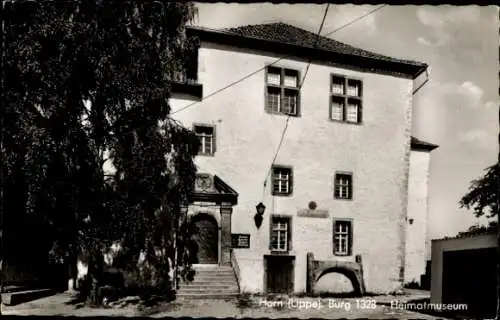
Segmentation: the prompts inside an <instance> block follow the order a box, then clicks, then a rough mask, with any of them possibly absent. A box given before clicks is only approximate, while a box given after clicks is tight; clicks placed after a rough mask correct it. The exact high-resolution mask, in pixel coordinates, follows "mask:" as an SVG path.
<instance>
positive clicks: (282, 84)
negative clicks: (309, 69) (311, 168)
mask: <svg viewBox="0 0 500 320" xmlns="http://www.w3.org/2000/svg"><path fill="white" fill-rule="evenodd" d="M269 69H277V70H279V71H280V72H279V74H280V85H275V84H270V83H268V82H267V77H268V75H269V73H270V72H269ZM287 71H291V72H294V73H296V74H297V86H296V87H289V86H285V74H286V72H287ZM300 79H301V77H300V71H299V70H298V69H292V68H286V67H283V66H271V65H267V66H266V68H265V73H264V110H265V111H266V112H267V113H269V114H274V115H283V116H290V117H300V116H301V107H300V100H301V99H300ZM269 88H274V89H279V91H280V101H279V108H280V110H283V107H284V100H285V99H284V97H285V92H286V91H287V90H293V91H296V93H297V101H296V105H295V113H294V114H290V113H285V112H283V111H274V110H273V109H272V108H270V107H269V106H268V103H267V101H268V91H269Z"/></svg>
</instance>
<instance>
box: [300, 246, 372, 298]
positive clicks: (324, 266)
mask: <svg viewBox="0 0 500 320" xmlns="http://www.w3.org/2000/svg"><path fill="white" fill-rule="evenodd" d="M333 272H336V273H341V274H343V275H344V276H346V277H347V278H348V279H349V280H350V281H351V284H352V287H353V288H354V293H355V294H356V295H357V296H362V295H364V294H365V284H364V279H363V264H362V262H361V256H360V255H357V256H356V262H351V261H338V260H326V261H320V260H314V255H313V254H312V253H311V252H309V253H307V292H308V293H313V292H314V287H315V285H316V283H317V282H318V280H319V279H320V278H321V277H323V276H324V275H326V274H329V273H333Z"/></svg>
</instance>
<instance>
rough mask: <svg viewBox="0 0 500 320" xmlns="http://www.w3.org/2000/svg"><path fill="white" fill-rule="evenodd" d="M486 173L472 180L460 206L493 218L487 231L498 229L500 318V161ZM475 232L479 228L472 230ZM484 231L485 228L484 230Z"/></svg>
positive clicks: (499, 301) (499, 304)
mask: <svg viewBox="0 0 500 320" xmlns="http://www.w3.org/2000/svg"><path fill="white" fill-rule="evenodd" d="M485 171H486V173H485V175H484V176H483V177H482V178H480V179H477V180H474V181H472V183H471V186H470V188H469V192H468V193H467V194H466V195H464V196H463V197H462V199H461V200H460V206H461V207H465V208H467V209H472V210H473V212H474V214H475V216H476V217H481V216H486V217H488V218H493V217H495V216H496V218H497V219H498V220H497V221H496V222H491V223H490V225H489V226H488V228H486V231H488V230H490V231H491V229H493V230H496V231H497V240H498V244H497V253H498V254H497V311H496V319H500V228H499V227H498V226H500V162H499V163H497V164H495V165H492V166H490V167H488V168H487V169H486V170H485ZM470 231H472V232H473V233H474V232H477V231H478V230H470ZM483 231H484V230H483Z"/></svg>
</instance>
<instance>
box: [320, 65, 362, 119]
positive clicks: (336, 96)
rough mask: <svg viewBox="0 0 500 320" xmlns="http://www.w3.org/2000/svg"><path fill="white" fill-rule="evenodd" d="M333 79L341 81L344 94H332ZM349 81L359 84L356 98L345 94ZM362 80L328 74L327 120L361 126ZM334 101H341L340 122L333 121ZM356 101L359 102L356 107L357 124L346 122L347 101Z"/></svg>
mask: <svg viewBox="0 0 500 320" xmlns="http://www.w3.org/2000/svg"><path fill="white" fill-rule="evenodd" d="M335 79H342V80H343V81H342V83H343V86H344V92H343V93H342V94H339V93H334V92H333V90H332V87H333V83H334V80H335ZM349 81H354V82H358V83H359V95H358V96H351V95H349V94H348V92H347V88H348V84H349ZM363 84H364V83H363V79H362V78H359V77H352V76H347V75H343V74H336V73H332V74H330V89H329V92H330V94H329V102H328V105H329V107H328V113H329V116H328V117H329V119H330V121H333V122H340V123H346V124H354V125H361V124H363V91H364V90H363V87H364V86H363ZM335 99H338V100H342V101H343V107H342V120H339V119H333V112H332V111H333V110H332V105H333V101H334V100H335ZM353 100H356V101H358V102H359V106H358V114H357V120H358V121H357V122H353V121H348V120H347V109H348V103H349V101H353Z"/></svg>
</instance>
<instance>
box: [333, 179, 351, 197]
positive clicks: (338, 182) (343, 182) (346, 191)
mask: <svg viewBox="0 0 500 320" xmlns="http://www.w3.org/2000/svg"><path fill="white" fill-rule="evenodd" d="M334 193H335V199H347V200H351V199H352V174H349V173H337V174H335V192H334Z"/></svg>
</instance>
